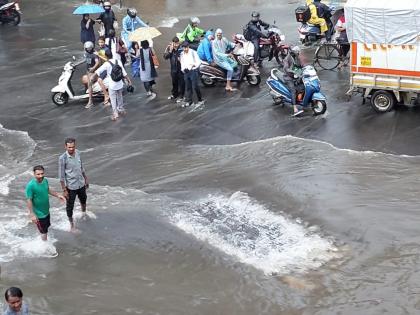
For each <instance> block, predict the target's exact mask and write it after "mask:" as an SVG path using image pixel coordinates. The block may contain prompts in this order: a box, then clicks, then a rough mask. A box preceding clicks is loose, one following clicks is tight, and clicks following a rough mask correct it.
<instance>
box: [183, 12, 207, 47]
mask: <svg viewBox="0 0 420 315" xmlns="http://www.w3.org/2000/svg"><path fill="white" fill-rule="evenodd" d="M199 24H200V19H199V18H198V17H195V16H194V17H191V18H190V23H189V24H188V25H187V27H186V28H185V30H184V31H183V32H182V33H179V34H177V37H178V38H179V40H180V41H181V42H184V41H187V42H188V43H189V44H190V46H189V47H190V48H191V49H194V50H197V48H198V45H199V44H200V38H201V37H202V36H203V35H204V30H203V29H201V28H199V27H198V25H199Z"/></svg>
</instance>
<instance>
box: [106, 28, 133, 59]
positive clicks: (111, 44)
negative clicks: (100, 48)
mask: <svg viewBox="0 0 420 315" xmlns="http://www.w3.org/2000/svg"><path fill="white" fill-rule="evenodd" d="M105 45H106V46H107V47H108V48H109V49H110V50H111V52H112V58H113V59H118V60H119V61H121V62H122V64H123V65H125V63H126V62H127V58H126V53H127V52H128V50H127V47H125V44H124V42H123V40H122V39H121V38H120V37H118V36H116V34H115V30H110V31H109V37H108V38H106V39H105Z"/></svg>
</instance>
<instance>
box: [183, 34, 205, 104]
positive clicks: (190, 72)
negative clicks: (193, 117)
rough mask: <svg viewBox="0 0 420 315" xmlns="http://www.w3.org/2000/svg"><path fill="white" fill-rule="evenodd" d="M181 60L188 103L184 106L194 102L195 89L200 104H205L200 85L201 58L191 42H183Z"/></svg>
mask: <svg viewBox="0 0 420 315" xmlns="http://www.w3.org/2000/svg"><path fill="white" fill-rule="evenodd" d="M179 59H180V62H181V69H182V72H183V73H184V80H185V87H186V92H187V95H186V103H185V104H184V105H183V106H190V105H192V104H193V101H192V96H193V89H194V91H195V94H196V95H197V99H198V104H203V103H204V102H203V99H202V97H201V91H200V87H199V86H198V68H199V67H200V64H201V60H200V57H198V54H197V52H196V51H195V50H193V49H190V43H188V42H187V41H185V42H183V43H182V53H181V55H180V57H179Z"/></svg>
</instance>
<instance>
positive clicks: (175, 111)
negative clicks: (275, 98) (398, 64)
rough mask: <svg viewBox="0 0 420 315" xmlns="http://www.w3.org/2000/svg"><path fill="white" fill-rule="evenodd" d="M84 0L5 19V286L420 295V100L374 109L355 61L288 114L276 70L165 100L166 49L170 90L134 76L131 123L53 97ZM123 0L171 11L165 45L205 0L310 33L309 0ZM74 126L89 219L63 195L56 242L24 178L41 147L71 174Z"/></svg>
mask: <svg viewBox="0 0 420 315" xmlns="http://www.w3.org/2000/svg"><path fill="white" fill-rule="evenodd" d="M279 2H280V3H279ZM77 4H79V3H78V2H77V1H68V0H66V1H65V0H57V1H47V0H37V1H24V2H23V3H22V9H23V11H24V20H23V23H22V24H21V25H20V26H19V27H17V28H15V27H8V26H6V27H2V28H1V29H0V46H1V50H0V73H1V79H0V92H1V95H2V98H1V101H0V109H1V114H0V124H1V126H0V171H1V174H0V223H1V224H0V264H1V267H2V274H1V280H0V284H1V285H0V288H1V290H4V289H5V288H6V287H8V286H11V285H17V286H20V287H21V288H22V289H23V291H24V294H25V299H26V301H27V302H28V303H29V304H30V308H31V311H32V313H33V314H55V315H64V314H78V315H80V314H165V315H166V314H193V315H196V314H229V315H231V314H241V315H245V314H247V315H248V314H249V315H251V314H252V315H254V314H287V315H295V314H296V315H298V314H299V315H300V314H302V315H309V314H310V315H312V314H322V315H325V314H331V315H332V314H343V315H350V314H351V315H353V314H366V315H373V314H375V315H376V314H392V315H396V314H417V313H418V312H419V308H420V296H419V294H420V291H419V290H420V289H419V285H418V283H419V280H420V276H419V273H418V265H419V260H420V245H419V240H420V238H419V232H418V230H419V223H420V222H419V221H420V220H419V214H418V188H417V186H418V178H419V176H420V171H419V166H420V158H419V157H417V155H418V154H419V153H420V145H419V144H418V138H419V136H420V131H419V124H418V121H419V119H420V117H419V116H420V115H419V110H418V109H416V108H415V107H413V108H406V107H404V108H397V110H396V111H393V112H391V113H386V114H383V115H377V114H375V113H374V112H373V110H372V109H371V108H370V107H369V106H367V105H365V104H362V101H361V99H360V98H354V99H352V100H350V101H347V99H346V98H345V97H344V93H345V92H346V90H347V89H348V72H347V71H343V72H320V73H319V75H320V78H321V80H322V88H323V90H324V91H325V93H326V95H327V97H328V112H327V114H325V115H324V116H322V117H316V118H314V117H312V116H311V115H310V114H306V115H304V116H303V117H302V118H299V119H293V118H290V112H291V110H290V108H287V107H285V108H281V107H276V106H273V105H272V101H271V99H270V97H269V95H268V92H267V88H266V86H265V84H264V79H263V82H262V84H261V85H260V87H259V88H251V87H248V86H247V85H246V84H243V85H242V86H241V87H240V91H238V92H237V93H233V94H226V93H225V92H224V89H223V87H222V86H216V87H213V88H203V89H202V92H203V95H204V97H205V99H206V103H205V104H204V105H203V106H201V107H192V108H188V109H184V108H180V107H178V106H176V105H175V104H174V103H172V102H171V101H168V100H166V98H167V96H168V94H169V93H168V91H169V90H170V88H169V82H168V69H167V65H166V64H165V62H164V61H163V60H162V61H161V67H160V69H159V79H158V84H157V92H158V97H157V98H156V99H155V100H152V101H148V100H147V99H146V97H145V93H144V90H143V88H142V86H141V85H140V83H139V82H136V91H135V93H134V94H132V95H125V101H126V104H127V106H126V107H127V111H128V113H129V115H127V116H126V117H124V118H123V119H121V120H119V121H118V122H116V123H112V122H111V121H110V119H109V115H110V113H109V112H108V110H107V109H105V108H103V107H102V105H99V104H98V105H97V106H95V107H94V108H92V109H91V110H86V109H84V108H83V105H84V103H80V102H70V103H69V104H68V105H66V106H62V107H56V106H55V105H54V104H53V103H52V101H51V94H50V89H51V88H52V87H53V86H54V85H55V84H56V82H57V80H58V76H59V75H60V73H61V70H62V66H63V65H64V63H65V62H67V61H69V60H71V57H72V55H75V56H76V57H80V56H81V54H82V53H81V44H80V43H79V42H78V39H79V17H74V16H72V15H71V12H72V10H73V8H74V6H76V5H77ZM124 5H135V6H136V7H137V8H138V11H139V12H140V15H141V16H142V17H143V18H144V19H145V20H147V21H149V22H150V24H151V25H159V26H161V28H160V29H161V31H162V33H163V35H162V36H161V37H159V38H158V39H156V40H155V41H154V43H155V47H156V50H157V51H158V52H162V51H163V48H164V47H165V45H166V43H167V42H169V40H170V39H171V38H172V37H173V35H174V34H175V32H179V31H181V30H182V28H183V26H184V25H185V23H186V22H185V20H184V19H185V17H188V16H189V15H192V14H194V15H198V16H199V17H200V19H201V22H202V25H203V27H213V28H216V27H221V28H222V29H223V30H224V32H225V34H226V36H231V34H233V33H234V32H238V31H239V32H240V31H241V29H242V26H243V25H244V24H245V23H246V21H247V19H248V16H249V12H250V11H252V10H255V9H258V10H260V11H261V13H262V17H263V18H264V19H265V20H267V21H268V22H270V23H272V22H273V21H274V20H275V21H276V23H277V24H278V25H279V26H280V27H281V29H283V30H284V32H285V34H286V37H287V38H288V39H289V41H291V42H296V38H297V32H296V28H297V23H296V22H295V21H294V15H293V9H294V7H295V6H296V3H295V1H289V2H286V1H264V2H263V1H252V0H249V1H231V2H229V3H226V1H217V0H214V1H189V0H182V1H170V0H168V1H141V2H140V1H134V0H133V1H125V2H124ZM114 9H115V11H116V12H117V14H118V16H119V17H121V15H122V14H123V12H124V10H125V8H122V9H121V10H119V8H118V6H117V7H115V8H114ZM305 53H307V54H309V53H310V52H305ZM271 66H274V64H272V65H271ZM269 69H270V65H269V64H266V66H265V67H264V68H263V72H264V74H263V75H264V78H265V77H266V76H267V74H268V72H269ZM76 77H77V76H75V78H76ZM74 86H75V89H79V90H80V89H81V87H77V80H76V79H75V81H74ZM67 136H74V137H76V138H77V145H78V148H79V150H80V151H81V154H82V157H83V159H84V162H85V166H86V169H87V173H88V176H89V178H90V182H91V187H90V189H89V199H88V210H89V219H88V220H86V221H82V220H81V219H80V216H79V215H78V216H77V218H76V219H77V223H78V225H79V228H80V229H81V231H82V233H81V234H80V235H76V236H75V235H72V234H70V233H68V222H67V219H66V215H65V210H64V207H63V205H61V204H60V203H59V202H58V201H56V200H53V202H52V209H51V213H52V221H53V222H52V228H51V233H50V234H51V235H50V236H51V244H53V246H55V247H56V248H57V250H58V252H59V256H58V257H57V258H55V259H51V258H47V257H45V248H44V246H43V244H42V243H41V242H40V241H39V240H38V239H37V238H36V235H37V232H36V230H35V228H34V226H33V225H32V224H30V222H29V221H28V218H27V216H26V208H25V200H24V187H25V184H26V182H27V181H28V180H29V179H30V177H31V172H30V170H31V167H32V166H33V165H34V164H43V165H44V166H46V175H47V177H48V178H49V179H50V183H51V186H52V188H54V189H58V188H59V183H58V180H57V162H58V156H59V154H60V153H61V152H62V151H63V139H64V138H65V137H67ZM76 212H77V213H78V214H79V213H80V212H79V208H77V210H76Z"/></svg>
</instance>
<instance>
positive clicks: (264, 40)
mask: <svg viewBox="0 0 420 315" xmlns="http://www.w3.org/2000/svg"><path fill="white" fill-rule="evenodd" d="M267 31H268V33H267V37H261V38H260V41H259V46H260V58H261V60H264V59H267V58H268V61H271V60H272V59H273V57H274V58H275V59H276V61H277V63H278V64H279V65H280V66H283V59H284V57H285V56H287V50H288V49H289V45H287V44H285V43H284V41H285V39H286V36H284V34H282V32H281V31H280V29H278V28H277V27H270V28H269V29H268V30H267Z"/></svg>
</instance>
